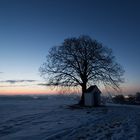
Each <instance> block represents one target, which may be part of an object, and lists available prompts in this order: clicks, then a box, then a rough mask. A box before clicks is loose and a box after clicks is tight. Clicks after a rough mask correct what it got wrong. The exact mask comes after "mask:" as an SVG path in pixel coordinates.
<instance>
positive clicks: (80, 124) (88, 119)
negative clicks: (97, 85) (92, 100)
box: [0, 96, 140, 140]
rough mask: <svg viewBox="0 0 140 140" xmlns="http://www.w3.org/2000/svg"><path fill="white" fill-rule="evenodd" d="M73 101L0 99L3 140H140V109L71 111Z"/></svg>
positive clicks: (0, 139)
mask: <svg viewBox="0 0 140 140" xmlns="http://www.w3.org/2000/svg"><path fill="white" fill-rule="evenodd" d="M74 103H77V100H76V99H74V98H72V97H55V96H54V97H49V98H48V99H47V98H45V99H30V100H25V99H24V100H21V99H20V100H19V99H8V100H3V99H0V140H140V107H138V106H125V105H107V106H106V107H98V108H80V109H71V108H69V106H68V105H70V104H74Z"/></svg>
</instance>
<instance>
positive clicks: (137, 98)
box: [136, 92, 140, 101]
mask: <svg viewBox="0 0 140 140" xmlns="http://www.w3.org/2000/svg"><path fill="white" fill-rule="evenodd" d="M136 101H140V92H137V93H136Z"/></svg>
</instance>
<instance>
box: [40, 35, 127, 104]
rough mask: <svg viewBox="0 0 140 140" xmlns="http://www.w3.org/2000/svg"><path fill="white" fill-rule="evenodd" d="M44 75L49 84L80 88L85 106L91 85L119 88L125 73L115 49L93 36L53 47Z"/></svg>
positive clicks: (82, 102)
mask: <svg viewBox="0 0 140 140" xmlns="http://www.w3.org/2000/svg"><path fill="white" fill-rule="evenodd" d="M40 73H41V76H43V77H44V78H46V80H47V83H48V85H60V86H78V85H80V86H81V88H82V97H81V101H80V104H84V93H85V91H86V89H87V87H88V86H90V85H92V84H95V83H103V84H105V85H109V86H112V87H113V88H119V84H120V83H121V82H123V78H122V76H123V73H124V70H123V69H122V67H121V66H120V65H119V64H118V63H117V62H116V61H115V57H114V56H113V55H112V50H111V49H109V48H107V47H105V46H103V45H102V44H101V43H99V42H98V41H96V40H94V39H92V38H90V37H89V36H80V37H78V38H75V37H73V38H68V39H65V40H64V42H63V43H62V44H61V45H60V46H55V47H52V48H51V50H50V51H49V53H48V55H47V61H46V62H45V63H43V65H42V66H41V67H40Z"/></svg>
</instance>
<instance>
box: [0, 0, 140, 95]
mask: <svg viewBox="0 0 140 140" xmlns="http://www.w3.org/2000/svg"><path fill="white" fill-rule="evenodd" d="M83 34H86V35H89V36H91V37H92V38H95V39H97V40H98V41H99V42H102V43H103V44H104V45H105V46H108V47H109V48H112V49H113V52H114V55H115V56H116V60H117V62H119V63H120V64H121V65H122V66H123V67H124V69H125V71H126V72H125V75H124V77H125V84H123V87H124V88H123V89H124V90H123V92H128V93H135V92H136V91H140V1H139V0H0V94H6V93H9V94H10V93H12V94H14V93H48V92H50V89H49V88H46V87H43V86H39V85H38V84H39V83H43V82H44V81H43V79H42V78H41V77H40V75H39V72H38V69H39V67H40V65H41V64H42V63H43V62H44V61H45V56H46V55H47V52H48V50H49V49H50V48H51V47H52V46H55V45H59V44H60V43H61V42H63V40H64V39H65V38H67V37H73V36H76V37H77V36H79V35H83Z"/></svg>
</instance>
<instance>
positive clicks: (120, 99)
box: [113, 92, 140, 105]
mask: <svg viewBox="0 0 140 140" xmlns="http://www.w3.org/2000/svg"><path fill="white" fill-rule="evenodd" d="M113 102H114V103H120V104H135V105H140V92H136V94H135V95H128V96H127V97H125V96H124V95H122V94H121V95H116V96H115V97H113Z"/></svg>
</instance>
